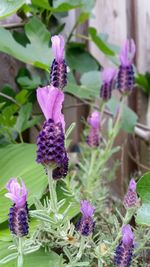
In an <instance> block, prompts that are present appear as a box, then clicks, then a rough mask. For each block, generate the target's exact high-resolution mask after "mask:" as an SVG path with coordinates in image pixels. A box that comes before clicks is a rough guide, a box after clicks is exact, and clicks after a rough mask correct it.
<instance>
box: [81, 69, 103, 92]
mask: <svg viewBox="0 0 150 267" xmlns="http://www.w3.org/2000/svg"><path fill="white" fill-rule="evenodd" d="M80 81H81V83H82V84H83V85H87V86H92V87H95V88H97V89H98V90H99V91H100V87H101V84H102V81H101V78H100V72H99V71H96V70H95V71H89V72H86V73H84V74H83V75H82V77H81V80H80Z"/></svg>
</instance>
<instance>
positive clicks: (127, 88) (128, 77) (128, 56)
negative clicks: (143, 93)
mask: <svg viewBox="0 0 150 267" xmlns="http://www.w3.org/2000/svg"><path fill="white" fill-rule="evenodd" d="M135 51H136V48H135V43H134V41H133V40H132V39H131V40H127V41H126V42H125V44H124V46H123V48H122V51H121V53H120V62H121V65H120V67H119V72H118V77H117V87H118V89H119V91H120V92H121V93H122V94H125V95H126V94H129V93H130V92H131V91H132V89H133V86H134V70H133V65H132V61H133V58H134V56H135Z"/></svg>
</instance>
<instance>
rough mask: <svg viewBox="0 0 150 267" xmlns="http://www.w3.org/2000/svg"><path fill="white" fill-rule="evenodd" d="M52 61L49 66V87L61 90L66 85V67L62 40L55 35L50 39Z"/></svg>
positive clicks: (59, 36)
mask: <svg viewBox="0 0 150 267" xmlns="http://www.w3.org/2000/svg"><path fill="white" fill-rule="evenodd" d="M51 41H52V50H53V53H54V60H53V63H52V66H51V73H50V83H51V85H53V86H55V87H57V88H59V89H63V88H64V87H65V86H66V85H67V65H66V62H65V59H64V47H65V42H64V38H63V36H61V35H55V36H53V37H52V38H51Z"/></svg>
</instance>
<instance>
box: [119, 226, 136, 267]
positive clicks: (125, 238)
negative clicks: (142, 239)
mask: <svg viewBox="0 0 150 267" xmlns="http://www.w3.org/2000/svg"><path fill="white" fill-rule="evenodd" d="M133 249H134V235H133V232H132V230H131V227H130V225H129V224H127V225H125V226H123V227H122V239H121V241H120V243H119V245H118V246H117V248H116V251H115V258H114V262H115V266H118V267H129V266H130V264H131V260H132V255H133Z"/></svg>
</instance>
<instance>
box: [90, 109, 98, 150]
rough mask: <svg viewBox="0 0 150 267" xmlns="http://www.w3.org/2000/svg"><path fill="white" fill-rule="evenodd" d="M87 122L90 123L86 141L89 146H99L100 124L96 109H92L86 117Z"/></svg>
mask: <svg viewBox="0 0 150 267" xmlns="http://www.w3.org/2000/svg"><path fill="white" fill-rule="evenodd" d="M87 122H88V124H89V125H90V131H89V135H88V138H87V143H88V145H89V146H91V147H97V146H99V142H100V126H101V117H100V113H99V112H98V111H93V112H92V114H91V116H89V117H88V119H87Z"/></svg>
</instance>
